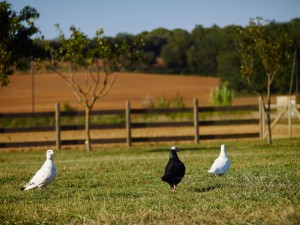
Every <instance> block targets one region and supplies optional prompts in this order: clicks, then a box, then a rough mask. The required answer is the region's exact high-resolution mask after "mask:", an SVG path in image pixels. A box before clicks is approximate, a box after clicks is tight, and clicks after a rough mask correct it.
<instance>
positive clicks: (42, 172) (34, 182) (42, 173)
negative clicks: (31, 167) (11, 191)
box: [24, 167, 51, 190]
mask: <svg viewBox="0 0 300 225" xmlns="http://www.w3.org/2000/svg"><path fill="white" fill-rule="evenodd" d="M50 174H51V171H50V170H49V169H48V168H46V167H42V168H41V169H39V170H38V171H37V172H36V174H35V175H34V176H33V177H32V178H31V180H30V181H29V182H28V183H27V184H26V185H25V186H24V188H25V189H24V190H30V189H33V188H37V187H39V186H40V185H41V184H43V183H44V182H45V181H46V179H47V178H48V177H49V176H50Z"/></svg>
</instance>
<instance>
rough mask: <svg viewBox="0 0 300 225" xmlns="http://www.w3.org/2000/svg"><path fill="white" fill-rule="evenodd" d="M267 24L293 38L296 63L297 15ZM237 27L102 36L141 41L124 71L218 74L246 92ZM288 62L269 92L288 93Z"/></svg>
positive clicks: (274, 31)
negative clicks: (138, 52)
mask: <svg viewBox="0 0 300 225" xmlns="http://www.w3.org/2000/svg"><path fill="white" fill-rule="evenodd" d="M267 26H268V29H269V30H270V31H271V34H272V36H273V37H274V38H276V36H279V35H280V34H281V33H286V34H287V35H288V36H289V37H290V39H291V40H293V44H292V48H291V49H290V55H291V56H293V53H294V51H296V52H298V54H297V55H296V62H298V64H299V62H300V54H299V52H300V18H296V19H293V20H291V21H290V22H287V23H277V22H275V21H271V22H270V23H269V24H268V25H267ZM237 28H239V29H247V27H237V26H235V25H231V26H226V27H224V28H221V27H219V26H217V25H214V26H212V27H209V28H205V27H203V26H201V25H197V26H195V28H194V29H193V30H192V31H191V32H188V31H186V30H183V29H175V30H167V29H164V28H158V29H155V30H152V31H149V32H148V31H145V32H142V33H140V34H137V35H131V34H127V33H119V34H117V35H116V36H115V37H106V39H109V40H110V41H111V42H113V43H116V44H118V43H122V42H123V41H124V40H125V41H126V42H127V43H128V44H130V43H132V42H134V40H136V39H137V38H142V39H143V40H144V45H143V46H142V49H141V51H142V60H139V61H137V62H135V63H133V64H132V63H131V64H127V66H126V67H125V68H124V70H126V71H130V72H143V73H159V74H181V75H199V76H210V77H219V78H221V80H222V82H226V83H227V84H228V86H229V87H230V88H231V89H232V90H234V91H235V92H248V85H247V83H246V81H245V79H243V77H242V76H241V73H240V66H241V59H240V55H239V53H238V49H237V38H236V31H237ZM90 41H91V44H90V48H93V46H94V44H93V43H94V39H91V40H90ZM50 42H51V43H52V45H53V46H56V47H57V48H59V46H60V44H61V43H59V41H58V40H50ZM34 43H35V45H36V47H35V53H34V54H35V55H36V57H39V58H43V57H47V54H46V53H45V51H44V50H43V49H42V47H41V46H39V43H40V41H39V40H35V41H34ZM20 65H21V64H20ZM292 65H293V58H292V57H291V58H290V60H289V61H288V62H287V64H286V65H285V66H284V67H283V68H282V69H281V70H280V71H278V76H277V79H276V80H274V84H273V86H272V93H278V94H286V93H288V91H289V88H290V80H291V71H292ZM255 70H256V71H255V74H260V73H262V70H263V67H262V65H256V67H255ZM259 77H261V78H263V77H262V76H259ZM261 78H258V79H261ZM296 79H299V72H297V74H296ZM258 83H259V84H261V86H260V87H258V89H259V90H263V89H264V87H265V85H264V82H263V81H262V82H258ZM294 83H295V82H294ZM294 89H296V87H294Z"/></svg>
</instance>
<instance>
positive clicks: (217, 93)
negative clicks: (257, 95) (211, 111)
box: [210, 84, 233, 106]
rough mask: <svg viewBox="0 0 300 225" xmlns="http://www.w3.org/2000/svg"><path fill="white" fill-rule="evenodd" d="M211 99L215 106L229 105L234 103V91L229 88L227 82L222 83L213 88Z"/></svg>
mask: <svg viewBox="0 0 300 225" xmlns="http://www.w3.org/2000/svg"><path fill="white" fill-rule="evenodd" d="M210 99H211V103H212V104H213V105H214V106H229V105H231V103H232V99H233V91H232V90H231V89H229V87H228V85H227V84H222V85H221V86H219V87H216V88H214V89H211V91H210Z"/></svg>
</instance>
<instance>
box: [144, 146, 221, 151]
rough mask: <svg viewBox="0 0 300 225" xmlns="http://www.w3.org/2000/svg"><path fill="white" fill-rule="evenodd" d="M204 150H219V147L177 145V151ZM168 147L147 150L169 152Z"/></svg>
mask: <svg viewBox="0 0 300 225" xmlns="http://www.w3.org/2000/svg"><path fill="white" fill-rule="evenodd" d="M205 150H219V147H218V146H216V147H214V146H212V147H200V146H199V147H192V148H189V147H183V148H180V147H179V152H183V151H205ZM169 151H170V149H169V148H164V149H163V148H156V149H150V150H149V151H148V152H169Z"/></svg>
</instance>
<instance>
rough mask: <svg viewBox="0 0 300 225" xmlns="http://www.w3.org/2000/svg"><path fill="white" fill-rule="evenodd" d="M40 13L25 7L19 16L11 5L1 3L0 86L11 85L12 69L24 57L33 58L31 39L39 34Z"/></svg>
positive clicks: (4, 2)
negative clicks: (37, 26) (37, 22)
mask: <svg viewBox="0 0 300 225" xmlns="http://www.w3.org/2000/svg"><path fill="white" fill-rule="evenodd" d="M38 17H39V13H38V12H37V11H36V9H35V8H32V7H30V6H26V7H24V8H23V9H22V10H21V11H20V12H19V14H17V13H16V12H15V11H13V10H12V6H11V4H9V3H8V2H6V1H2V2H0V27H1V29H0V86H1V87H3V86H6V85H7V84H8V83H9V77H8V76H9V75H11V74H12V73H13V71H12V70H11V67H12V66H14V65H16V64H17V62H18V60H19V59H21V58H22V57H27V58H28V57H32V56H33V51H32V49H33V42H32V40H31V39H30V37H31V36H32V35H34V34H36V33H38V29H37V28H36V27H35V24H34V22H35V20H36V19H38Z"/></svg>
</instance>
